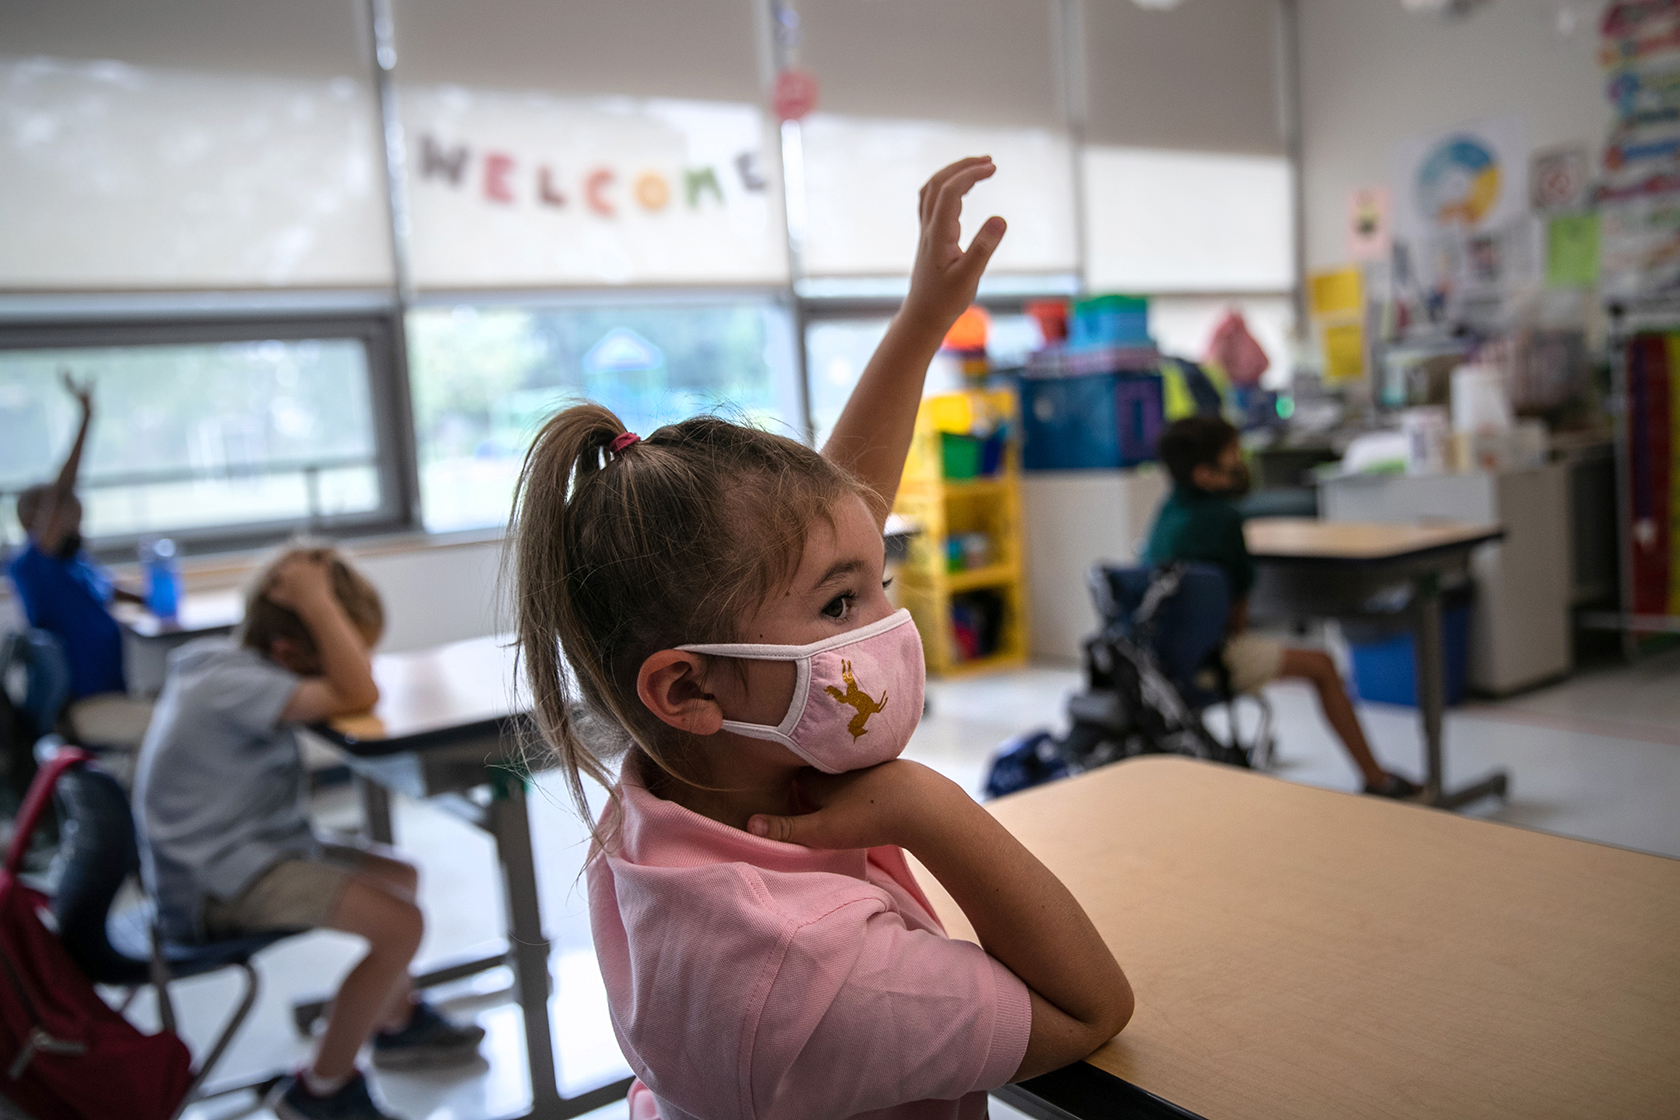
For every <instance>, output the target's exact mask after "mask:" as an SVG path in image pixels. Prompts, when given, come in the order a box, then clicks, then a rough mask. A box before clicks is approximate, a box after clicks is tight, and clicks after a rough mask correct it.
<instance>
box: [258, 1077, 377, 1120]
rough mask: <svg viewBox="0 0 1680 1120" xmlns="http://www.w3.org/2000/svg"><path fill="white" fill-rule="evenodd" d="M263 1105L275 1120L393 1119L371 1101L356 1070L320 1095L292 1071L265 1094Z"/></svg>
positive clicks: (365, 1085)
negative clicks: (339, 1083) (265, 1104)
mask: <svg viewBox="0 0 1680 1120" xmlns="http://www.w3.org/2000/svg"><path fill="white" fill-rule="evenodd" d="M267 1104H268V1107H269V1108H271V1109H273V1110H274V1115H275V1116H277V1117H279V1120H397V1118H396V1117H394V1116H392V1115H391V1114H390V1113H388V1112H384V1111H382V1110H381V1109H380V1107H379V1106H378V1105H377V1104H374V1103H373V1097H372V1095H371V1094H369V1092H368V1083H367V1079H366V1078H364V1077H363V1076H362V1074H361V1071H360V1070H358V1071H357V1072H355V1073H352V1074H351V1075H350V1080H348V1081H346V1082H345V1083H344V1084H343V1085H340V1086H339V1087H338V1088H337V1089H335V1090H334V1091H333V1092H331V1093H328V1094H327V1095H326V1096H320V1097H318V1096H316V1095H315V1094H314V1093H312V1092H310V1091H309V1086H307V1085H305V1084H304V1080H303V1075H302V1074H297V1073H294V1074H292V1075H291V1076H289V1077H284V1078H282V1079H281V1080H280V1084H278V1085H276V1086H275V1087H274V1091H273V1092H271V1093H270V1094H269V1095H268V1101H267Z"/></svg>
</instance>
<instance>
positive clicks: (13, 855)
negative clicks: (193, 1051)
mask: <svg viewBox="0 0 1680 1120" xmlns="http://www.w3.org/2000/svg"><path fill="white" fill-rule="evenodd" d="M91 758H92V756H91V755H89V754H87V753H86V752H84V751H75V750H61V751H59V752H58V754H57V755H56V756H55V757H54V758H53V760H52V761H51V762H50V763H48V764H47V765H46V766H43V767H42V768H41V770H40V772H39V773H38V774H36V776H35V780H34V782H32V783H31V784H30V786H29V796H28V797H27V798H25V799H24V803H23V808H22V809H21V810H20V811H19V813H18V817H17V827H16V829H15V830H14V831H13V833H12V843H11V848H10V850H9V851H8V853H7V855H6V863H5V867H4V869H3V870H0V1113H4V1112H5V1107H4V1106H5V1105H6V1104H10V1105H12V1106H14V1108H16V1109H21V1110H22V1111H23V1112H24V1113H25V1114H26V1115H28V1116H30V1117H32V1118H34V1120H169V1118H170V1117H172V1116H173V1115H174V1114H175V1110H176V1109H177V1108H178V1107H179V1106H180V1104H181V1099H182V1098H183V1097H184V1096H185V1095H186V1092H187V1087H188V1085H190V1084H191V1083H192V1058H191V1056H190V1055H189V1054H188V1052H187V1048H186V1046H185V1044H183V1043H182V1042H181V1040H180V1039H179V1038H177V1037H176V1036H175V1035H174V1034H173V1033H172V1032H169V1031H159V1032H158V1033H157V1034H152V1035H146V1034H141V1033H140V1032H139V1031H138V1030H136V1029H135V1028H134V1027H133V1025H132V1024H130V1023H129V1022H128V1020H126V1019H124V1018H123V1017H122V1016H121V1015H119V1014H117V1013H116V1011H114V1010H112V1009H111V1007H110V1006H109V1005H107V1004H106V1003H105V1001H104V1000H102V999H100V998H99V993H98V992H96V991H94V989H93V985H92V984H90V983H89V982H88V980H87V977H85V976H83V975H82V972H81V970H80V969H78V968H77V967H76V964H75V962H74V961H72V960H71V959H70V955H69V954H68V953H67V952H66V951H65V949H64V946H63V944H61V943H60V942H59V939H58V937H57V936H56V935H55V934H53V932H52V931H51V930H50V929H49V928H48V926H47V925H45V924H43V922H42V920H41V918H42V915H47V916H49V917H50V916H51V914H52V907H51V904H50V902H49V900H48V899H47V898H46V897H45V896H44V895H42V894H41V893H40V892H38V891H34V890H31V889H30V888H28V887H26V886H24V885H23V884H22V883H21V882H19V881H18V877H17V876H18V869H19V868H20V867H21V866H22V865H23V857H24V853H25V852H27V851H28V850H29V839H30V834H31V833H33V832H34V831H35V825H36V823H37V822H38V821H39V820H40V817H41V813H42V812H43V811H44V810H45V809H46V805H47V801H48V799H49V798H50V797H51V796H52V789H53V785H54V783H56V782H57V781H58V776H59V775H60V774H62V773H63V772H64V771H65V770H67V769H69V768H70V767H71V766H77V765H81V764H84V763H86V762H88V761H89V760H90V759H91Z"/></svg>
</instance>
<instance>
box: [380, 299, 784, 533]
mask: <svg viewBox="0 0 1680 1120" xmlns="http://www.w3.org/2000/svg"><path fill="white" fill-rule="evenodd" d="M408 339H409V376H410V379H411V383H412V387H413V400H414V423H415V429H416V435H417V440H416V443H417V449H418V454H419V460H420V501H421V517H422V520H423V521H424V522H425V526H426V528H427V529H428V530H431V531H434V532H436V531H446V530H454V529H472V528H483V527H488V526H496V525H503V524H505V523H506V522H507V519H508V514H509V511H510V509H511V506H512V502H513V488H514V483H515V482H516V480H517V479H518V476H519V466H520V463H521V461H522V459H523V456H524V454H525V450H526V448H527V447H528V446H529V445H530V442H531V439H532V437H533V436H534V435H535V433H536V431H537V429H538V427H539V426H540V425H541V424H542V422H543V421H544V420H545V419H546V418H547V417H548V416H550V415H551V414H553V413H554V412H555V411H556V410H557V409H560V408H563V407H565V406H566V405H567V404H570V403H572V402H575V401H579V400H592V401H596V402H598V403H600V404H603V405H606V406H607V407H608V408H610V409H612V410H613V411H614V412H615V413H617V415H618V417H619V419H621V420H623V421H624V423H625V426H626V427H628V428H629V429H630V430H631V431H634V432H638V433H641V434H642V435H646V434H648V433H649V432H651V431H653V430H654V429H655V428H657V427H659V426H660V425H662V424H667V423H671V422H673V421H677V420H682V419H686V418H687V417H689V416H693V415H695V414H697V413H701V412H707V411H718V412H720V413H721V414H723V415H725V416H728V417H730V418H733V419H736V420H739V421H741V422H744V423H749V424H756V425H759V426H762V427H767V428H770V429H771V430H774V431H778V432H782V433H785V434H787V435H791V436H794V437H795V438H801V439H802V438H804V434H805V432H804V419H803V416H802V412H801V408H800V403H799V393H798V373H797V365H796V360H795V355H794V345H793V333H792V327H791V320H790V316H789V315H788V314H787V312H786V310H785V309H784V308H783V307H782V306H781V305H779V304H776V303H773V302H771V301H769V300H765V299H737V300H732V301H728V302H686V303H685V302H673V303H652V302H650V303H645V304H630V305H623V304H619V305H589V304H578V305H573V306H565V307H558V308H554V307H551V308H540V307H539V308H532V307H494V306H492V307H482V306H458V307H436V308H424V309H421V310H418V311H415V312H413V313H412V314H410V316H409V320H408Z"/></svg>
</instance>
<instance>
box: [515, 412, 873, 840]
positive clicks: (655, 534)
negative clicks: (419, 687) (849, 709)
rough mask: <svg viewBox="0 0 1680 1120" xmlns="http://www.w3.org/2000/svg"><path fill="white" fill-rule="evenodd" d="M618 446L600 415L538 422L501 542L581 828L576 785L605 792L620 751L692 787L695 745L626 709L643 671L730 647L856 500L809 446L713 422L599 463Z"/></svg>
mask: <svg viewBox="0 0 1680 1120" xmlns="http://www.w3.org/2000/svg"><path fill="white" fill-rule="evenodd" d="M624 434H625V429H624V424H623V423H622V422H621V421H620V420H619V419H618V417H617V416H615V415H613V413H612V412H610V411H608V410H607V409H605V408H603V407H601V406H600V405H595V404H581V405H577V406H575V407H572V408H568V409H566V410H564V411H563V412H560V413H558V414H556V415H555V416H554V417H552V418H551V419H550V420H549V421H548V422H547V423H546V424H545V425H543V428H542V430H541V431H540V432H538V433H537V438H536V441H535V442H534V443H532V445H531V449H530V451H529V452H528V453H527V454H526V456H525V465H524V467H523V469H522V470H521V471H520V476H519V487H518V491H517V494H516V496H515V500H514V512H513V522H512V525H511V527H510V533H509V536H510V539H511V540H512V542H513V543H512V550H511V552H510V554H509V559H510V560H511V562H512V563H513V564H514V566H515V569H514V573H513V586H514V606H515V611H516V616H517V629H518V636H519V646H520V655H521V659H522V660H523V662H524V670H525V676H526V679H527V681H528V682H529V685H530V688H531V700H532V703H533V708H534V711H535V714H536V721H537V728H538V730H539V731H540V732H541V734H542V737H543V739H544V740H545V741H546V742H547V743H548V745H549V746H551V747H552V748H553V749H554V750H555V751H556V752H557V753H558V754H559V756H560V763H561V766H562V768H563V770H564V772H565V775H566V780H567V785H568V787H569V788H570V791H571V794H572V798H573V800H574V802H575V803H576V805H577V807H578V810H579V812H580V813H582V814H583V815H584V817H585V819H587V818H588V816H589V807H588V803H587V801H586V800H585V794H584V785H583V778H584V777H589V778H591V779H593V780H595V781H596V782H599V783H600V784H602V785H603V786H608V787H610V786H611V784H612V773H611V770H610V769H609V765H610V763H611V762H612V760H613V758H614V756H616V755H619V754H622V753H623V752H624V751H625V750H640V751H641V752H643V753H645V754H646V755H647V757H648V758H649V759H650V760H651V761H652V762H653V763H654V764H655V765H656V766H657V767H658V768H659V769H660V770H663V771H664V772H665V773H667V774H669V775H671V776H672V777H673V778H675V779H677V780H679V781H686V782H690V783H693V784H699V780H700V779H699V773H700V770H699V767H698V761H699V760H698V758H697V756H696V755H695V754H694V753H693V752H694V751H695V749H696V743H695V741H694V740H691V739H685V737H684V736H683V735H682V734H681V733H679V732H677V731H675V729H673V728H671V727H669V726H667V725H666V724H664V723H663V722H661V721H660V720H659V719H658V717H656V716H654V715H653V713H652V712H650V711H648V710H647V708H646V706H644V705H643V704H642V702H641V700H640V699H639V698H638V697H637V695H636V676H637V673H638V672H639V670H640V668H641V665H642V662H643V661H645V660H646V659H647V657H648V656H649V655H650V654H653V653H656V652H658V651H659V650H662V649H670V648H672V647H674V646H678V645H682V644H684V643H688V642H729V641H737V640H739V635H738V633H737V629H736V628H737V625H738V623H739V622H740V621H741V620H742V619H743V618H745V617H748V616H750V615H751V614H753V613H754V612H756V610H757V609H758V607H759V605H760V604H762V603H763V602H764V601H765V600H766V599H767V598H768V597H769V595H770V594H771V593H772V592H773V591H774V590H776V589H777V588H778V587H780V586H782V585H783V584H784V583H785V581H786V580H787V579H788V578H789V577H790V576H791V575H792V573H793V571H794V569H795V568H796V567H797V566H798V563H799V559H800V555H801V553H802V552H803V549H804V545H805V538H806V534H807V531H808V530H809V528H810V526H811V525H812V524H813V523H815V522H816V521H818V520H819V519H826V518H829V517H831V512H830V511H831V508H832V506H833V504H834V502H835V501H836V500H838V499H839V498H841V497H842V496H844V495H846V494H858V493H862V488H861V484H860V483H859V482H858V481H857V480H856V479H854V478H853V477H852V476H851V475H850V474H848V473H847V472H846V471H845V470H843V469H842V468H840V467H838V466H836V465H835V464H833V463H831V462H829V461H828V460H827V459H824V458H823V457H822V456H821V455H819V454H817V453H816V452H815V451H813V450H811V449H810V448H809V447H806V446H805V445H803V444H801V443H798V442H796V441H794V440H791V439H788V438H786V437H784V436H778V435H774V434H772V433H770V432H765V431H760V430H758V429H756V428H748V427H743V426H742V425H739V424H733V423H730V422H729V421H727V420H723V419H720V418H718V417H715V416H700V417H696V418H694V419H692V420H685V421H683V422H682V423H680V424H668V425H666V426H665V427H663V428H660V429H659V430H658V431H656V432H654V433H653V434H652V435H650V436H648V437H647V438H646V439H643V440H640V441H638V442H633V443H630V444H629V445H628V446H624V447H622V448H621V450H618V451H613V450H612V449H611V447H612V444H613V443H614V441H616V440H618V439H619V437H620V436H623V435H624ZM578 701H581V702H582V706H583V708H584V709H585V710H583V711H580V710H579V709H578V707H577V702H578ZM587 717H594V718H587ZM586 739H587V740H589V741H586ZM608 831H610V829H609V830H608ZM597 839H598V840H600V839H603V837H602V836H601V835H600V834H598V835H597Z"/></svg>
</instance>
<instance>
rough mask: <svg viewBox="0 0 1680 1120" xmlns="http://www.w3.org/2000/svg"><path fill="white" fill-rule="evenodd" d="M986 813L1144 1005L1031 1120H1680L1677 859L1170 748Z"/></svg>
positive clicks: (1028, 1090)
mask: <svg viewBox="0 0 1680 1120" xmlns="http://www.w3.org/2000/svg"><path fill="white" fill-rule="evenodd" d="M989 808H990V809H991V811H992V812H993V813H994V814H995V815H996V816H997V818H998V820H1000V821H1001V822H1003V824H1004V825H1006V826H1007V827H1008V828H1009V829H1010V831H1011V832H1013V833H1014V834H1015V835H1016V836H1017V837H1019V838H1020V840H1021V842H1022V843H1024V844H1025V845H1026V846H1027V847H1028V848H1029V849H1030V850H1031V851H1032V852H1033V853H1034V854H1035V855H1037V856H1038V858H1039V859H1041V860H1043V861H1044V863H1045V864H1046V865H1047V866H1048V867H1049V868H1050V870H1051V871H1053V872H1054V873H1055V874H1056V875H1057V876H1058V877H1060V879H1061V880H1062V882H1064V883H1065V884H1067V886H1068V888H1069V889H1070V890H1071V891H1072V892H1073V894H1074V896H1075V897H1077V898H1078V899H1079V901H1080V903H1081V904H1082V905H1083V906H1084V907H1085V910H1086V912H1087V913H1089V914H1090V916H1091V920H1092V921H1093V922H1095V924H1096V927H1097V929H1098V930H1099V931H1101V933H1102V935H1103V937H1104V939H1105V940H1106V941H1107V942H1108V945H1109V947H1110V948H1111V949H1112V950H1113V951H1114V955H1115V958H1116V959H1117V960H1119V962H1120V965H1121V967H1123V968H1124V969H1125V970H1126V974H1127V977H1128V978H1129V979H1130V980H1131V983H1132V988H1133V991H1134V992H1135V993H1136V996H1137V1010H1136V1012H1135V1013H1134V1015H1133V1017H1132V1021H1131V1023H1130V1024H1129V1025H1128V1026H1127V1027H1126V1029H1125V1030H1124V1031H1122V1032H1121V1033H1120V1034H1119V1035H1118V1036H1117V1037H1116V1038H1115V1039H1114V1040H1113V1041H1111V1042H1109V1043H1108V1044H1107V1045H1105V1046H1103V1047H1102V1048H1101V1049H1099V1050H1098V1051H1097V1052H1096V1053H1094V1054H1092V1055H1091V1056H1090V1057H1089V1058H1087V1059H1086V1060H1085V1061H1083V1062H1076V1063H1074V1064H1073V1065H1071V1066H1069V1067H1067V1068H1066V1069H1063V1070H1058V1071H1057V1072H1055V1073H1052V1074H1048V1075H1046V1076H1044V1077H1040V1078H1035V1079H1033V1080H1032V1081H1029V1082H1026V1083H1024V1084H1022V1085H1016V1086H1009V1087H1007V1088H1006V1089H1004V1090H1002V1091H1000V1092H999V1093H998V1095H999V1096H1000V1097H1002V1098H1003V1099H1005V1100H1007V1101H1009V1102H1010V1103H1011V1104H1013V1105H1015V1106H1016V1107H1018V1108H1021V1109H1022V1110H1023V1111H1026V1112H1028V1113H1029V1114H1031V1115H1034V1116H1039V1117H1056V1118H1065V1117H1069V1116H1073V1117H1093V1118H1095V1117H1102V1118H1104V1120H1110V1118H1122V1117H1129V1118H1138V1117H1150V1118H1154V1117H1184V1116H1186V1115H1190V1116H1199V1117H1206V1118H1208V1120H1271V1118H1276V1120H1318V1118H1323V1120H1347V1118H1354V1117H1358V1118H1360V1120H1377V1118H1386V1117H1393V1118H1395V1120H1401V1118H1405V1120H1428V1118H1433V1117H1440V1118H1447V1117H1453V1118H1458V1117H1478V1118H1486V1120H1552V1118H1556V1120H1576V1118H1579V1117H1586V1116H1604V1117H1617V1118H1618V1120H1658V1118H1665V1120H1666V1118H1672V1117H1673V1116H1674V1115H1675V1113H1676V1102H1680V936H1676V930H1680V860H1673V859H1666V858H1663V857H1660V856H1651V855H1643V854H1640V853H1637V852H1631V851H1626V850H1623V849H1620V848H1611V847H1605V846H1602V845H1598V844H1589V843H1585V842H1583V841H1579V840H1567V839H1564V838H1562V837H1557V836H1548V835H1546V834H1544V833H1539V832H1528V831H1524V830H1522V829H1518V828H1514V827H1511V826H1508V825H1502V824H1494V823H1491V822H1487V821H1478V820H1472V819H1468V818H1464V817H1459V816H1456V815H1454V814H1451V813H1442V812H1436V811H1434V810H1430V809H1426V808H1424V807H1422V806H1417V805H1407V804H1402V803H1398V802H1393V801H1386V800H1381V799H1378V798H1372V797H1358V796H1354V795H1350V794H1344V793H1336V792H1332V791H1330V790H1323V789H1315V788H1313V787H1310V786H1301V785H1295V784H1292V783H1289V782H1285V781H1282V780H1281V779H1278V778H1273V777H1270V776H1266V775H1262V774H1256V773H1254V772H1252V771H1245V770H1239V769H1236V768H1234V767H1226V766H1219V765H1216V764H1214V763H1208V762H1197V761H1192V760H1190V759H1183V758H1173V757H1167V756H1149V757H1143V758H1138V759H1133V760H1130V761H1126V762H1119V763H1116V764H1114V765H1112V766H1107V767H1104V768H1102V769H1099V770H1095V771H1092V772H1090V773H1087V774H1084V775H1081V776H1079V777H1076V778H1070V779H1067V780H1064V781H1059V782H1054V783H1052V784H1050V785H1046V786H1041V787H1039V788H1037V789H1033V790H1028V791H1026V792H1023V793H1019V794H1015V795H1013V796H1010V797H1005V798H1002V799H1000V800H998V801H996V802H994V803H992V804H991V805H990V806H989ZM921 880H922V883H923V885H924V886H925V887H927V888H928V894H929V896H930V898H931V899H932V901H933V903H934V905H935V908H936V909H937V910H938V911H939V913H940V914H941V915H942V916H944V917H945V920H946V925H947V926H948V927H949V928H950V930H951V933H952V936H962V937H972V934H971V933H970V932H969V931H968V928H967V924H966V922H965V921H964V920H963V917H962V913H961V911H960V910H958V909H957V908H956V906H955V904H954V903H953V902H952V901H951V900H950V897H949V896H948V895H946V894H944V893H943V892H942V891H941V890H940V889H939V885H938V884H937V883H936V882H933V881H931V878H930V877H929V876H927V875H925V874H923V875H922V876H921Z"/></svg>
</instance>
